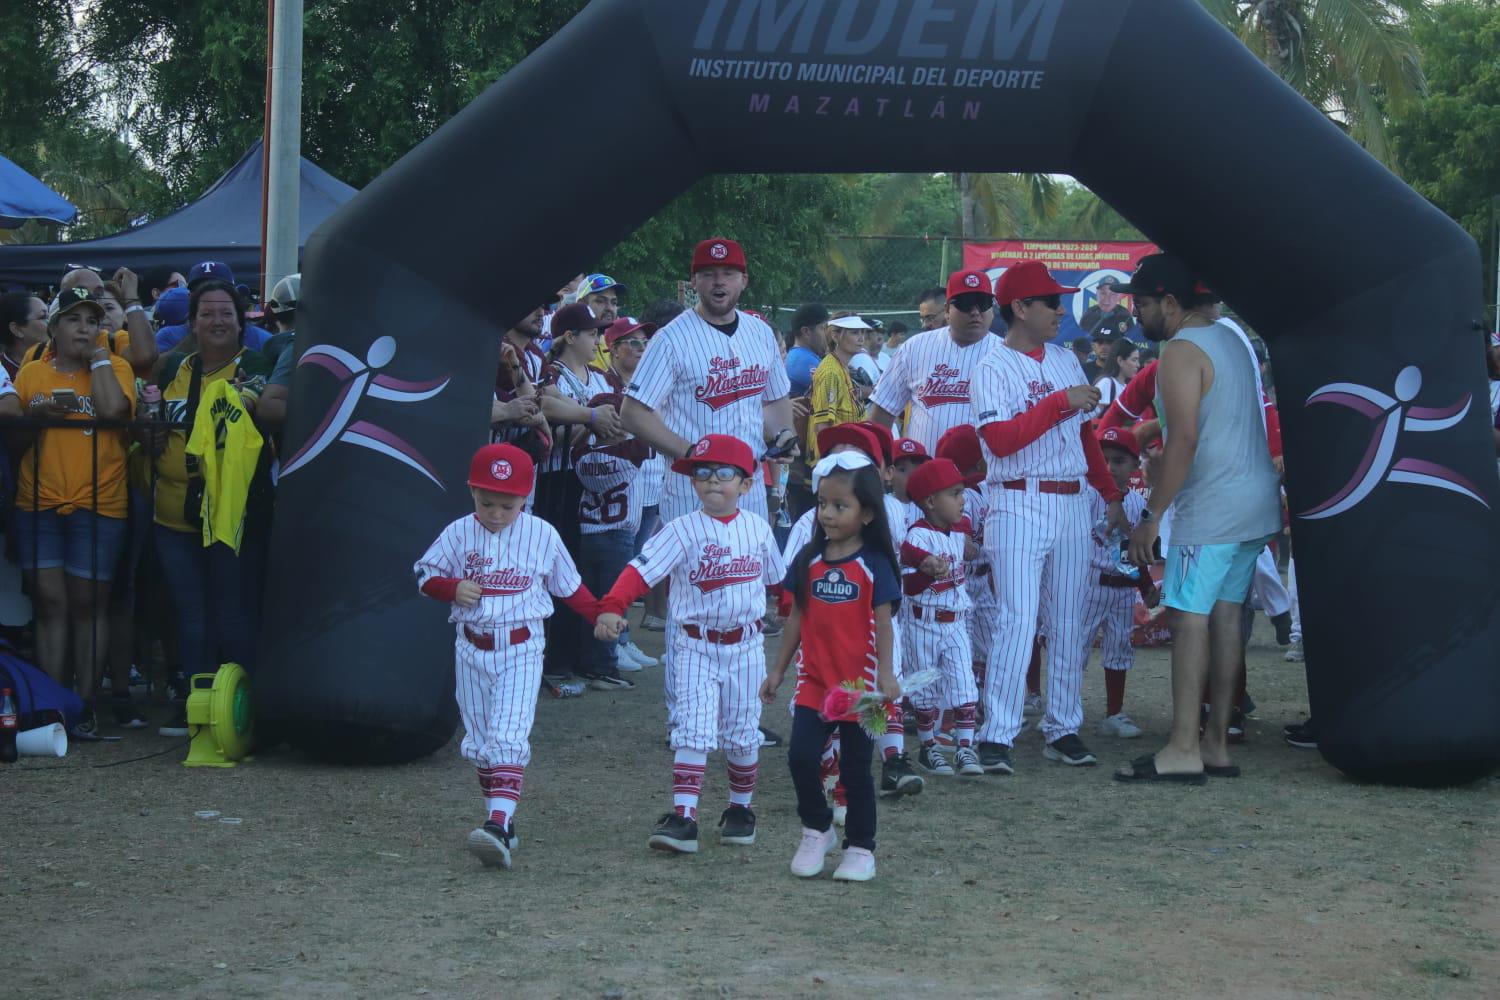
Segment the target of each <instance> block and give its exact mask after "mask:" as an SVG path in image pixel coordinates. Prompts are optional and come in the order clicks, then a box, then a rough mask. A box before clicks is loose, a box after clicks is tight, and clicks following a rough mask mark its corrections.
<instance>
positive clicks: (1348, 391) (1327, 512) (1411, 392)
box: [1297, 366, 1490, 521]
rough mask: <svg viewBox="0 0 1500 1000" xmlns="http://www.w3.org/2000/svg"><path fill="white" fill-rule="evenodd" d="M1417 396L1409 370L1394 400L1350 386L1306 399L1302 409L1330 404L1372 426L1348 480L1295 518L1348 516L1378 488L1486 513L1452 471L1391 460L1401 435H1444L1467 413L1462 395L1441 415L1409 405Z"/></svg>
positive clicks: (1338, 385) (1416, 372)
mask: <svg viewBox="0 0 1500 1000" xmlns="http://www.w3.org/2000/svg"><path fill="white" fill-rule="evenodd" d="M1421 391H1422V372H1421V370H1420V369H1418V368H1416V367H1415V366H1409V367H1406V368H1403V369H1402V370H1401V374H1399V375H1397V376H1396V395H1395V397H1394V398H1392V397H1390V396H1387V395H1386V394H1385V393H1383V392H1380V391H1379V390H1377V389H1371V388H1370V387H1368V386H1363V385H1359V384H1358V383H1355V382H1333V383H1330V384H1329V385H1325V386H1323V387H1322V388H1321V389H1318V390H1316V391H1315V392H1313V394H1312V395H1311V396H1309V397H1307V405H1308V406H1311V405H1313V404H1314V403H1332V404H1334V405H1335V406H1342V407H1345V408H1346V409H1350V410H1354V411H1355V412H1357V413H1362V414H1364V415H1365V416H1366V417H1368V418H1370V420H1371V421H1374V422H1376V426H1375V430H1374V433H1373V435H1372V436H1371V438H1370V444H1369V446H1368V447H1367V448H1366V449H1365V454H1364V457H1363V459H1362V460H1361V461H1360V465H1359V468H1358V469H1357V470H1355V473H1354V475H1353V477H1352V478H1351V479H1350V480H1349V481H1348V482H1347V483H1345V484H1344V486H1343V488H1342V489H1340V490H1339V491H1338V492H1337V493H1335V494H1334V495H1333V496H1331V497H1329V498H1328V499H1327V500H1324V501H1323V502H1322V503H1320V504H1318V505H1317V506H1316V507H1313V508H1312V509H1311V510H1308V511H1304V512H1303V513H1301V514H1298V515H1297V516H1298V517H1301V518H1304V519H1306V520H1309V521H1316V520H1318V519H1320V518H1325V517H1333V516H1334V515H1336V514H1342V513H1344V512H1345V511H1348V510H1353V509H1354V508H1355V507H1356V506H1357V505H1359V504H1360V503H1361V502H1362V501H1363V500H1364V499H1365V498H1366V497H1368V496H1369V495H1370V494H1371V493H1373V492H1375V487H1377V486H1379V485H1380V484H1381V483H1383V482H1387V483H1403V484H1405V485H1408V486H1431V487H1433V488H1435V489H1440V490H1448V491H1450V492H1453V493H1458V494H1460V495H1461V496H1466V497H1468V498H1469V499H1470V500H1473V501H1474V502H1475V503H1477V504H1480V505H1481V506H1483V507H1484V508H1485V509H1489V506H1490V505H1489V504H1488V503H1486V502H1485V500H1484V498H1483V497H1482V496H1480V495H1479V490H1478V487H1476V486H1475V485H1474V484H1473V483H1471V482H1469V481H1468V480H1467V479H1465V478H1464V477H1463V476H1460V475H1459V474H1458V473H1457V472H1454V471H1453V470H1452V469H1449V468H1447V467H1445V466H1442V465H1437V464H1436V463H1433V462H1428V461H1424V460H1423V459H1420V458H1396V445H1397V443H1398V441H1399V439H1400V437H1401V432H1402V431H1403V430H1407V431H1414V432H1432V431H1445V430H1447V429H1448V428H1450V427H1453V426H1454V425H1456V424H1457V423H1458V422H1459V421H1461V420H1463V418H1464V416H1465V415H1466V414H1467V413H1468V412H1469V405H1470V402H1471V400H1472V397H1471V396H1468V395H1465V396H1464V397H1463V399H1460V400H1459V401H1458V402H1456V403H1454V404H1452V405H1451V406H1446V407H1443V408H1441V409H1433V408H1431V407H1426V406H1412V405H1410V404H1411V401H1412V400H1413V399H1416V398H1417V393H1419V392H1421Z"/></svg>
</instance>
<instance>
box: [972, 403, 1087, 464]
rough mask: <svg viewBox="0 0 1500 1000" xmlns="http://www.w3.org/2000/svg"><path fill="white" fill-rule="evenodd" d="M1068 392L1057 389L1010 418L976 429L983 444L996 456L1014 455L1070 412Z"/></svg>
mask: <svg viewBox="0 0 1500 1000" xmlns="http://www.w3.org/2000/svg"><path fill="white" fill-rule="evenodd" d="M1069 412H1070V411H1069V409H1068V394H1067V393H1066V392H1065V391H1063V390H1061V389H1059V390H1058V391H1057V392H1054V393H1053V394H1052V395H1050V396H1045V397H1043V398H1042V400H1041V401H1040V402H1039V403H1037V404H1036V405H1035V406H1033V407H1032V408H1031V409H1029V410H1027V411H1026V412H1025V413H1018V414H1016V415H1015V416H1014V417H1011V418H1010V419H1009V420H996V421H994V422H993V423H988V424H985V425H984V426H983V427H981V428H979V433H980V434H981V435H983V437H984V443H985V444H987V445H989V446H990V451H991V452H993V453H994V455H995V457H996V458H1004V457H1005V456H1006V455H1014V454H1015V453H1016V452H1018V451H1020V450H1021V449H1022V448H1024V447H1026V446H1027V445H1028V444H1031V442H1033V441H1035V440H1036V439H1037V438H1039V437H1041V436H1042V435H1043V434H1045V433H1047V431H1049V430H1051V429H1052V428H1053V427H1054V426H1056V425H1057V423H1058V421H1060V420H1062V419H1063V417H1064V416H1066V415H1067V414H1068V413H1069Z"/></svg>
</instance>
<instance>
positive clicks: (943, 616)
mask: <svg viewBox="0 0 1500 1000" xmlns="http://www.w3.org/2000/svg"><path fill="white" fill-rule="evenodd" d="M911 616H912V617H913V618H915V619H916V620H917V621H921V620H922V619H923V618H931V619H932V620H933V621H937V622H943V623H947V622H956V621H958V612H957V611H937V610H934V609H932V608H924V607H922V605H920V604H913V605H912V606H911Z"/></svg>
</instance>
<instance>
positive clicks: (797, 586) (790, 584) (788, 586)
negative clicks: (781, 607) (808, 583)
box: [781, 565, 804, 599]
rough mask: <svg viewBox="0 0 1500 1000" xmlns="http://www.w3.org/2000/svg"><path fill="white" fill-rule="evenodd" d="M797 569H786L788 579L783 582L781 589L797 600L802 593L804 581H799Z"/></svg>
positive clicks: (791, 567) (792, 567)
mask: <svg viewBox="0 0 1500 1000" xmlns="http://www.w3.org/2000/svg"><path fill="white" fill-rule="evenodd" d="M796 573H797V567H796V566H795V565H793V566H788V567H787V568H786V579H785V580H783V581H781V589H782V590H785V591H786V592H787V593H788V594H791V595H792V597H793V599H795V598H796V597H797V596H798V595H800V594H801V592H802V587H803V586H804V584H803V581H801V580H799V579H797V576H796Z"/></svg>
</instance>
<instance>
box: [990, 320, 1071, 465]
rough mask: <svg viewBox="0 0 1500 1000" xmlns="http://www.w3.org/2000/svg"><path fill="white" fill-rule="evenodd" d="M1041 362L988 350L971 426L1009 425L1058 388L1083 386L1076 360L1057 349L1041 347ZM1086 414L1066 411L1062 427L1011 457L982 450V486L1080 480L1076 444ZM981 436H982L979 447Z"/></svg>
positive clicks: (1007, 351) (1010, 351)
mask: <svg viewBox="0 0 1500 1000" xmlns="http://www.w3.org/2000/svg"><path fill="white" fill-rule="evenodd" d="M1043 351H1044V352H1045V353H1044V354H1043V355H1042V360H1041V361H1037V360H1035V359H1034V358H1032V357H1031V356H1030V355H1028V354H1024V353H1022V352H1021V351H1018V350H1015V349H1014V348H1011V347H1003V346H1002V349H1001V350H997V351H992V352H991V353H990V356H989V357H987V358H985V360H984V362H983V363H981V364H980V365H979V368H978V370H977V371H976V372H975V373H974V414H975V421H974V423H975V426H978V427H983V426H984V425H985V424H992V423H994V422H995V421H997V420H1010V419H1011V418H1013V417H1015V416H1017V415H1019V414H1022V413H1025V412H1026V411H1027V410H1029V409H1031V408H1032V407H1033V406H1035V405H1036V404H1037V403H1039V402H1041V401H1042V400H1043V399H1045V398H1046V397H1048V396H1050V395H1052V394H1053V393H1054V392H1057V391H1059V390H1061V389H1069V388H1071V387H1073V386H1075V385H1085V384H1087V383H1086V380H1085V379H1084V377H1083V366H1082V365H1080V364H1079V363H1078V357H1077V355H1075V354H1074V353H1073V352H1072V351H1070V350H1067V349H1066V348H1062V347H1058V346H1057V345H1056V344H1046V345H1044V346H1043ZM1086 417H1087V414H1084V413H1079V412H1077V411H1073V412H1070V413H1069V414H1068V415H1067V416H1066V417H1064V418H1063V419H1062V421H1061V422H1059V423H1057V424H1056V425H1054V426H1053V427H1051V428H1050V429H1048V430H1047V431H1046V433H1044V434H1043V435H1042V436H1041V437H1039V438H1037V439H1036V440H1035V441H1033V442H1031V444H1028V445H1027V446H1026V447H1024V448H1022V449H1021V450H1020V451H1018V452H1016V453H1015V454H1013V455H1006V456H1004V457H1003V458H1001V457H997V456H996V455H995V453H994V452H992V451H990V447H989V445H988V444H987V443H986V444H985V445H984V457H985V461H986V462H987V463H988V465H989V476H988V478H987V479H986V482H990V483H1003V482H1006V481H1007V480H1011V479H1081V478H1083V476H1084V475H1085V474H1086V473H1087V472H1088V468H1089V463H1088V458H1087V456H1085V455H1084V453H1083V441H1082V440H1081V439H1080V437H1079V434H1080V432H1081V429H1082V426H1083V421H1084V419H1085V418H1086ZM983 439H984V436H983V435H980V440H981V442H982V441H983Z"/></svg>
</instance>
